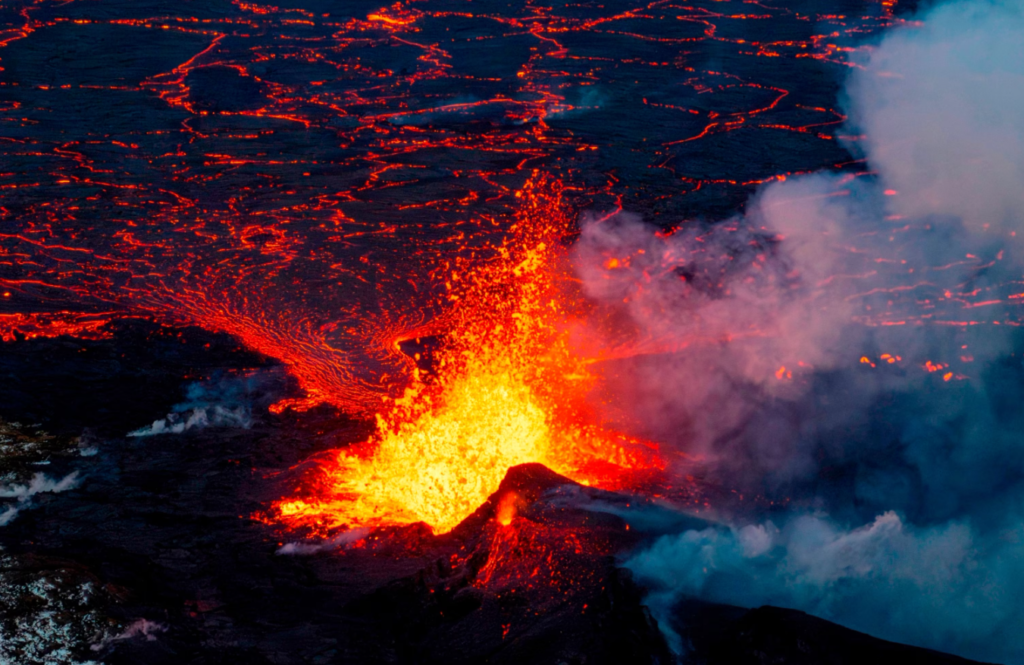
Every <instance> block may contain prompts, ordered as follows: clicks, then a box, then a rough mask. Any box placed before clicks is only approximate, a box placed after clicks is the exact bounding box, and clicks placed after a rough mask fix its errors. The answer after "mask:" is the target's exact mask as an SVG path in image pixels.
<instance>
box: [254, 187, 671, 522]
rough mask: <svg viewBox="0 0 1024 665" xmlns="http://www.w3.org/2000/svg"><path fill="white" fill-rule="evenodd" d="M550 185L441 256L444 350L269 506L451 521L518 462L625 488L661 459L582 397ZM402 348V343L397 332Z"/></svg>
mask: <svg viewBox="0 0 1024 665" xmlns="http://www.w3.org/2000/svg"><path fill="white" fill-rule="evenodd" d="M562 195H563V192H562V191H561V187H560V185H559V184H558V183H557V182H552V181H549V180H546V179H538V180H534V181H530V182H528V183H527V185H526V186H525V187H524V188H523V189H522V190H521V191H520V192H519V193H518V194H517V197H518V198H519V199H520V201H521V203H522V205H521V207H520V208H519V212H518V213H517V214H516V219H515V222H514V224H513V225H512V227H511V230H510V233H509V234H508V236H507V238H506V240H505V241H504V242H503V243H502V244H501V245H500V246H499V247H498V248H497V250H496V251H495V252H494V253H493V254H492V255H491V256H488V257H486V258H483V259H481V257H480V256H479V255H476V256H470V257H468V258H466V259H465V260H464V261H455V262H448V263H445V264H444V265H443V266H442V267H440V268H438V270H436V271H435V273H434V275H432V277H433V278H434V279H443V283H444V284H445V289H444V293H445V295H444V296H442V298H443V300H444V302H443V303H438V304H440V305H442V306H443V308H444V311H445V312H446V314H445V315H444V317H443V321H444V323H443V328H444V330H445V332H444V334H442V335H439V337H438V339H439V340H440V341H439V344H438V346H439V348H438V350H437V351H436V352H435V353H434V354H432V356H431V357H430V358H429V363H427V362H426V361H427V360H428V359H427V358H425V357H424V356H421V355H420V354H417V355H416V360H417V361H418V362H419V363H420V364H421V365H425V367H420V366H417V367H416V368H415V369H414V370H413V377H412V381H411V384H410V385H409V386H408V387H407V388H406V389H405V392H404V394H403V395H401V396H400V397H398V398H394V399H391V398H385V400H384V402H383V407H382V408H381V410H380V411H379V412H378V413H377V415H376V421H377V431H376V434H375V435H374V436H373V437H372V438H371V439H370V440H368V441H366V442H364V443H363V444H361V445H358V446H355V447H353V448H349V449H344V450H341V451H339V452H337V453H336V454H335V455H334V456H333V458H332V459H331V460H330V461H329V463H327V464H324V465H323V466H322V467H321V468H319V469H318V470H317V471H316V477H315V478H314V479H312V482H310V483H309V484H308V489H307V490H305V491H304V492H303V493H302V495H301V496H297V497H293V498H288V499H285V500H281V501H279V502H277V503H276V504H275V505H274V512H275V513H276V516H277V518H278V519H280V520H281V521H283V522H284V523H286V524H287V525H289V526H303V527H312V528H313V529H314V530H317V531H325V530H329V529H333V528H338V527H359V526H369V527H376V526H385V525H400V524H410V523H415V522H425V523H426V524H427V525H429V526H430V527H431V528H432V529H433V530H434V532H435V533H444V532H447V531H449V530H451V529H452V528H454V527H455V526H456V525H457V524H458V523H459V522H461V521H462V520H463V519H465V518H466V517H467V516H469V515H470V514H471V513H472V512H473V511H474V510H475V509H476V508H477V507H478V506H479V505H480V504H481V503H483V502H484V501H485V500H486V499H487V497H488V496H489V495H490V494H492V493H493V492H494V491H495V490H496V489H497V488H498V485H499V484H500V483H501V480H502V478H503V477H504V476H505V473H506V471H507V470H508V469H509V468H510V467H512V466H515V465H518V464H525V463H530V462H537V463H541V464H544V465H546V466H548V467H549V468H551V469H553V470H555V471H557V472H558V473H560V474H562V475H565V476H568V477H570V478H572V479H574V480H577V481H578V482H581V483H584V484H588V485H596V486H600V487H605V488H609V489H613V488H621V487H623V486H624V485H626V484H628V483H629V482H630V479H636V478H637V476H638V474H640V475H642V474H645V473H650V472H656V471H657V470H660V469H663V468H664V462H663V460H662V459H661V457H660V455H659V452H658V448H657V446H656V445H655V444H652V443H648V442H644V441H641V440H638V439H635V438H632V437H628V436H626V435H624V434H621V433H618V432H615V431H613V430H611V429H608V428H606V427H604V426H602V424H601V423H600V421H599V418H598V417H597V414H596V412H595V409H593V408H592V407H590V406H589V405H588V403H587V396H588V393H589V392H590V389H591V388H592V387H593V384H594V381H595V377H594V375H593V374H592V373H591V372H590V371H589V370H588V367H589V366H590V365H591V364H592V363H593V361H594V358H593V357H586V356H585V355H583V354H582V353H580V352H578V351H577V350H576V349H575V347H574V345H573V344H571V343H570V336H569V330H570V329H571V327H572V322H573V320H574V319H575V318H576V317H577V316H579V315H580V311H579V308H578V307H577V306H574V305H572V304H571V303H579V302H581V299H580V298H579V297H578V294H577V293H575V292H574V288H575V283H574V281H573V279H572V278H571V276H570V274H569V271H568V268H567V262H566V260H565V255H564V246H565V243H564V239H565V238H566V237H567V236H568V234H569V232H570V228H571V222H570V218H569V216H568V214H567V212H566V208H565V206H564V205H563V202H562ZM396 344H397V342H396Z"/></svg>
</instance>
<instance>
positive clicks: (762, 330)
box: [574, 0, 1024, 662]
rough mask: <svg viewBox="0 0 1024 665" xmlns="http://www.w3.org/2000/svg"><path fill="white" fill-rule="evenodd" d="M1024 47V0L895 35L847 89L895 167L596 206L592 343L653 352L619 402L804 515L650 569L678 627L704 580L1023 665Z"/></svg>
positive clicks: (668, 437) (729, 533)
mask: <svg viewBox="0 0 1024 665" xmlns="http://www.w3.org/2000/svg"><path fill="white" fill-rule="evenodd" d="M1021 43H1024V3H1022V2H1020V1H1019V0H1014V1H1009V2H987V1H980V2H973V3H952V4H946V5H943V6H940V7H938V8H936V9H934V10H932V11H930V12H929V13H928V14H927V15H926V16H924V17H923V23H922V24H918V25H910V26H908V27H906V28H902V29H899V30H896V31H894V32H892V33H891V34H889V35H887V36H886V37H885V38H884V39H883V41H882V42H881V44H879V45H878V46H877V47H876V48H874V49H873V50H872V51H870V53H869V54H868V55H867V56H866V58H865V60H864V61H863V62H861V63H859V64H860V65H862V67H863V68H862V69H860V70H858V71H857V73H855V74H854V75H853V76H852V77H851V79H850V81H849V82H848V85H847V89H846V94H847V99H846V101H845V104H846V106H847V109H848V111H849V114H850V123H851V127H850V130H851V135H852V136H853V138H852V139H851V144H850V146H851V149H852V150H854V151H855V152H858V151H862V152H863V154H864V156H865V157H866V158H867V161H868V165H869V167H870V168H871V169H873V170H874V171H875V174H867V175H865V176H861V177H854V176H853V175H835V174H818V175H813V176H809V177H801V178H795V179H790V180H786V181H784V182H776V183H773V184H770V185H768V186H767V187H765V188H764V189H763V190H762V191H761V192H759V194H758V195H757V196H756V197H755V198H754V200H753V201H752V202H751V203H750V205H749V207H748V210H747V212H746V214H745V215H744V216H743V217H742V218H737V219H734V220H728V221H726V222H723V223H720V224H716V225H709V226H698V225H693V227H692V228H691V227H685V228H684V229H682V230H680V231H677V232H675V233H671V234H666V233H662V232H661V231H660V230H659V229H657V228H656V227H653V226H650V225H646V224H644V222H642V221H641V220H640V219H638V218H636V217H633V216H629V215H625V214H620V215H618V216H616V217H613V218H610V219H601V220H598V219H585V220H583V230H582V236H581V239H580V241H579V243H578V244H577V246H576V248H575V250H574V252H575V255H574V259H575V264H576V267H577V271H578V274H579V276H580V277H581V279H582V282H583V285H584V289H585V291H586V293H587V295H588V296H590V298H592V299H593V300H595V301H597V302H599V303H602V305H603V308H602V311H603V315H602V316H601V317H595V319H594V322H593V324H592V326H591V328H592V330H589V331H588V334H589V335H591V336H593V335H595V334H596V335H600V336H602V337H604V338H605V342H606V343H607V344H608V345H610V346H612V347H616V346H618V347H620V348H628V349H631V350H632V351H631V354H634V357H633V358H631V359H629V360H620V361H610V362H608V363H605V364H606V366H607V372H608V373H609V375H610V378H614V379H615V380H613V381H609V385H610V386H612V388H610V390H612V391H613V394H612V395H611V397H614V400H611V401H612V402H613V403H618V404H624V405H625V408H624V411H625V414H624V417H627V418H629V419H631V420H633V421H635V422H640V423H643V428H644V429H645V432H644V433H646V434H648V435H651V436H655V437H657V438H658V439H660V440H663V441H667V442H669V443H671V444H673V445H675V446H678V447H680V448H682V449H684V450H686V451H688V452H690V453H697V454H701V455H704V456H706V458H707V459H708V460H709V462H710V463H711V464H712V466H713V468H714V470H715V473H717V474H719V475H720V477H721V479H722V480H723V482H725V483H726V484H727V485H730V486H733V487H737V488H739V489H741V490H745V491H749V492H758V493H762V494H764V495H767V496H769V497H772V498H776V499H781V498H784V499H786V500H788V505H789V509H788V510H787V511H784V512H782V513H780V514H775V515H772V516H771V519H770V520H767V519H765V517H764V516H761V517H758V516H748V517H747V518H746V522H744V520H741V519H739V518H736V519H735V521H736V522H737V523H736V524H735V525H733V526H731V527H722V528H718V529H707V530H689V531H686V532H684V533H681V534H678V535H672V536H665V537H664V538H662V539H661V540H659V541H658V542H656V543H655V544H654V546H653V547H652V548H651V549H650V550H648V551H645V552H641V553H639V554H637V555H636V556H635V557H634V558H633V559H632V560H631V561H629V562H628V564H627V565H628V566H629V567H630V568H632V569H633V570H634V571H635V572H636V573H637V574H638V575H639V577H640V578H641V579H642V580H644V581H645V582H646V583H648V584H649V585H650V586H651V588H652V589H654V591H653V592H652V596H651V600H650V602H651V605H652V607H653V608H654V609H655V610H657V611H659V612H660V617H659V618H661V619H662V623H663V625H664V624H665V620H666V619H667V617H668V615H669V608H670V606H671V604H672V602H674V601H675V600H676V599H678V598H679V597H681V596H683V595H688V596H698V597H702V598H708V599H711V600H715V601H719V602H730V603H737V604H742V605H759V604H763V603H773V604H778V605H783V606H790V607H798V608H801V609H805V610H808V611H810V612H813V613H815V614H818V615H820V616H823V617H826V618H831V619H835V620H838V621H840V622H842V623H844V624H846V625H850V626H852V627H854V628H858V629H861V630H865V631H867V632H870V633H872V634H875V635H878V636H881V637H885V638H889V639H894V640H899V641H905V642H910V643H914V644H919V645H924V646H929V647H934V648H939V649H944V650H950V651H954V652H957V653H960V654H962V655H965V656H972V657H976V658H987V659H994V660H1002V661H1011V662H1024V648H1022V647H1021V646H1020V644H1019V640H1018V639H1017V638H1016V632H1017V631H1016V628H1015V627H1018V628H1019V626H1021V625H1024V601H1022V600H1021V599H1022V598H1024V593H1022V591H1024V539H1022V537H1024V514H1022V507H1024V501H1022V499H1024V415H1022V412H1024V409H1021V406H1020V405H1021V398H1022V397H1024V367H1022V364H1021V352H1022V351H1024V348H1022V347H1024V344H1022V336H1021V335H1020V334H1019V328H1017V327H1015V325H1014V324H1017V323H1018V319H1019V310H1018V309H1017V305H1015V303H1019V302H1020V300H1015V299H1014V298H1013V297H1012V296H1015V295H1017V293H1019V292H1020V291H1024V288H1021V287H1022V282H1021V276H1022V265H1024V261H1022V259H1021V256H1020V251H1019V248H1018V247H1017V243H1018V242H1020V240H1021V238H1022V237H1024V185H1022V183H1024V52H1022V51H1021ZM584 337H585V336H584ZM669 352H670V353H669ZM659 354H660V355H659ZM883 354H884V355H883ZM621 355H622V356H627V355H630V353H623V354H621ZM861 358H863V360H861ZM614 391H617V392H614ZM677 646H678V647H680V648H683V647H685V645H679V644H677Z"/></svg>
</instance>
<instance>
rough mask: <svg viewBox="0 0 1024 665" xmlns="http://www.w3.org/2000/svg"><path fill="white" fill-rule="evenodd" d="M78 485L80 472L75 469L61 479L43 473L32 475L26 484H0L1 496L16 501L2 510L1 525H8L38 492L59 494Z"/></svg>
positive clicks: (0, 513)
mask: <svg viewBox="0 0 1024 665" xmlns="http://www.w3.org/2000/svg"><path fill="white" fill-rule="evenodd" d="M77 486H78V472H77V471H73V472H72V473H69V474H68V475H66V476H64V477H63V478H61V479H60V480H54V479H52V478H50V477H49V476H47V475H46V474H43V473H37V474H36V475H34V476H32V480H30V481H29V482H28V483H26V484H23V485H22V484H11V485H0V498H3V499H15V500H16V502H15V503H12V504H8V505H7V506H6V507H5V508H4V510H3V512H0V526H6V525H7V524H10V523H11V521H12V520H13V519H14V518H15V517H17V516H18V513H19V512H20V511H21V510H22V509H23V508H26V507H28V505H29V502H30V501H31V499H32V497H34V496H35V495H37V494H46V493H52V494H58V493H60V492H64V491H66V490H69V489H74V488H75V487H77Z"/></svg>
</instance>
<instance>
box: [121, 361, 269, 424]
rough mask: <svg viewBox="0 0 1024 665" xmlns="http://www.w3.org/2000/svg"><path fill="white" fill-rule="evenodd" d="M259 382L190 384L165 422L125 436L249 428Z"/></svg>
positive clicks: (241, 379)
mask: <svg viewBox="0 0 1024 665" xmlns="http://www.w3.org/2000/svg"><path fill="white" fill-rule="evenodd" d="M261 382H262V380H261V379H260V378H259V377H257V376H256V375H250V376H241V377H226V378H221V379H220V380H216V381H208V382H203V383H193V384H191V385H189V386H188V388H187V389H186V391H185V398H186V401H185V402H183V403H181V404H175V405H174V407H173V410H172V412H171V413H169V414H167V416H166V417H165V418H160V419H158V420H155V421H153V423H152V424H150V425H147V426H146V427H141V428H139V429H137V430H135V431H133V432H129V433H128V436H130V437H145V436H155V435H157V434H182V433H183V432H188V431H191V430H197V429H205V428H207V427H237V428H241V429H248V428H250V427H252V404H251V402H252V401H253V400H254V398H255V397H256V395H255V393H256V392H257V391H258V390H259V384H260V383H261Z"/></svg>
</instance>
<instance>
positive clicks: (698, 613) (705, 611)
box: [675, 600, 976, 665]
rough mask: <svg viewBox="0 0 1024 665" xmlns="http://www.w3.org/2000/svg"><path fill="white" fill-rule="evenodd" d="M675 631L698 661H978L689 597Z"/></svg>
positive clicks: (841, 664)
mask: <svg viewBox="0 0 1024 665" xmlns="http://www.w3.org/2000/svg"><path fill="white" fill-rule="evenodd" d="M675 620H676V623H677V624H678V625H677V627H676V628H677V630H678V632H679V634H680V635H681V636H682V637H683V639H684V641H685V642H687V643H688V644H689V646H690V649H691V651H690V653H688V656H687V657H688V661H687V662H692V663H694V664H699V665H862V664H864V663H914V664H920V665H969V664H970V663H974V662H976V661H973V660H967V659H964V658H960V657H957V656H951V655H949V654H944V653H940V652H938V651H932V650H930V649H921V648H918V647H912V646H907V645H905V644H896V643H895V642H887V641H886V640H880V639H878V638H876V637H871V636H870V635H866V634H864V633H859V632H857V631H855V630H850V629H849V628H843V627H842V626H839V625H837V624H834V623H831V622H829V621H825V620H824V619H819V618H817V617H814V616H811V615H810V614H807V613H805V612H800V611H798V610H788V609H783V608H780V607H770V606H765V607H759V608H757V609H754V610H746V609H743V608H740V607H733V606H731V605H717V604H713V603H705V602H701V601H697V600H687V601H684V602H683V603H681V604H680V606H679V607H678V608H677V609H676V613H675Z"/></svg>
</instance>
